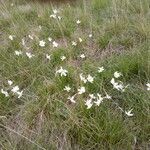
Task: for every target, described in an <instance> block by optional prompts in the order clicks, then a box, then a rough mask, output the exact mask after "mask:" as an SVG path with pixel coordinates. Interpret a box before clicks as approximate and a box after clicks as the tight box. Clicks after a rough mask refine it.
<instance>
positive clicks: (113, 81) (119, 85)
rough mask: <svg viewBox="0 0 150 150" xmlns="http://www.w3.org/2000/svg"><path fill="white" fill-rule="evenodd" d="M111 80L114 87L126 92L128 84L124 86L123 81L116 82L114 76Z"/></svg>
mask: <svg viewBox="0 0 150 150" xmlns="http://www.w3.org/2000/svg"><path fill="white" fill-rule="evenodd" d="M110 82H111V84H112V85H113V88H114V89H117V90H118V91H122V92H124V91H125V89H126V88H127V87H128V85H127V86H124V85H123V83H122V82H121V81H119V82H116V81H115V79H114V78H112V79H111V81H110Z"/></svg>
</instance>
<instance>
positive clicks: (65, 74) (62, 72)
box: [56, 67, 68, 76]
mask: <svg viewBox="0 0 150 150" xmlns="http://www.w3.org/2000/svg"><path fill="white" fill-rule="evenodd" d="M56 73H59V74H60V75H61V76H67V73H68V71H67V70H65V69H63V68H62V67H60V69H59V70H57V71H56Z"/></svg>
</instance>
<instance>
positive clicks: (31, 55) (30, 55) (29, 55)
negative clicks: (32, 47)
mask: <svg viewBox="0 0 150 150" xmlns="http://www.w3.org/2000/svg"><path fill="white" fill-rule="evenodd" d="M26 55H27V57H28V58H32V57H34V55H33V54H31V53H30V52H26Z"/></svg>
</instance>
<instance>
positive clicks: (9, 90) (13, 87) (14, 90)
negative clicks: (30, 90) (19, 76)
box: [1, 80, 23, 98]
mask: <svg viewBox="0 0 150 150" xmlns="http://www.w3.org/2000/svg"><path fill="white" fill-rule="evenodd" d="M7 83H8V87H5V89H3V88H2V89H1V93H2V94H4V95H5V97H9V96H10V94H11V93H12V94H13V95H16V96H17V97H18V98H21V97H22V95H23V90H20V88H19V86H18V85H14V84H13V81H11V80H8V81H7Z"/></svg>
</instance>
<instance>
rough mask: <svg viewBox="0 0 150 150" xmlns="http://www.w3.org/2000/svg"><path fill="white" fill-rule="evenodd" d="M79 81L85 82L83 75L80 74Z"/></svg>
mask: <svg viewBox="0 0 150 150" xmlns="http://www.w3.org/2000/svg"><path fill="white" fill-rule="evenodd" d="M80 80H81V81H83V82H84V83H86V82H87V79H86V78H85V77H84V76H83V74H82V73H81V74H80Z"/></svg>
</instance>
